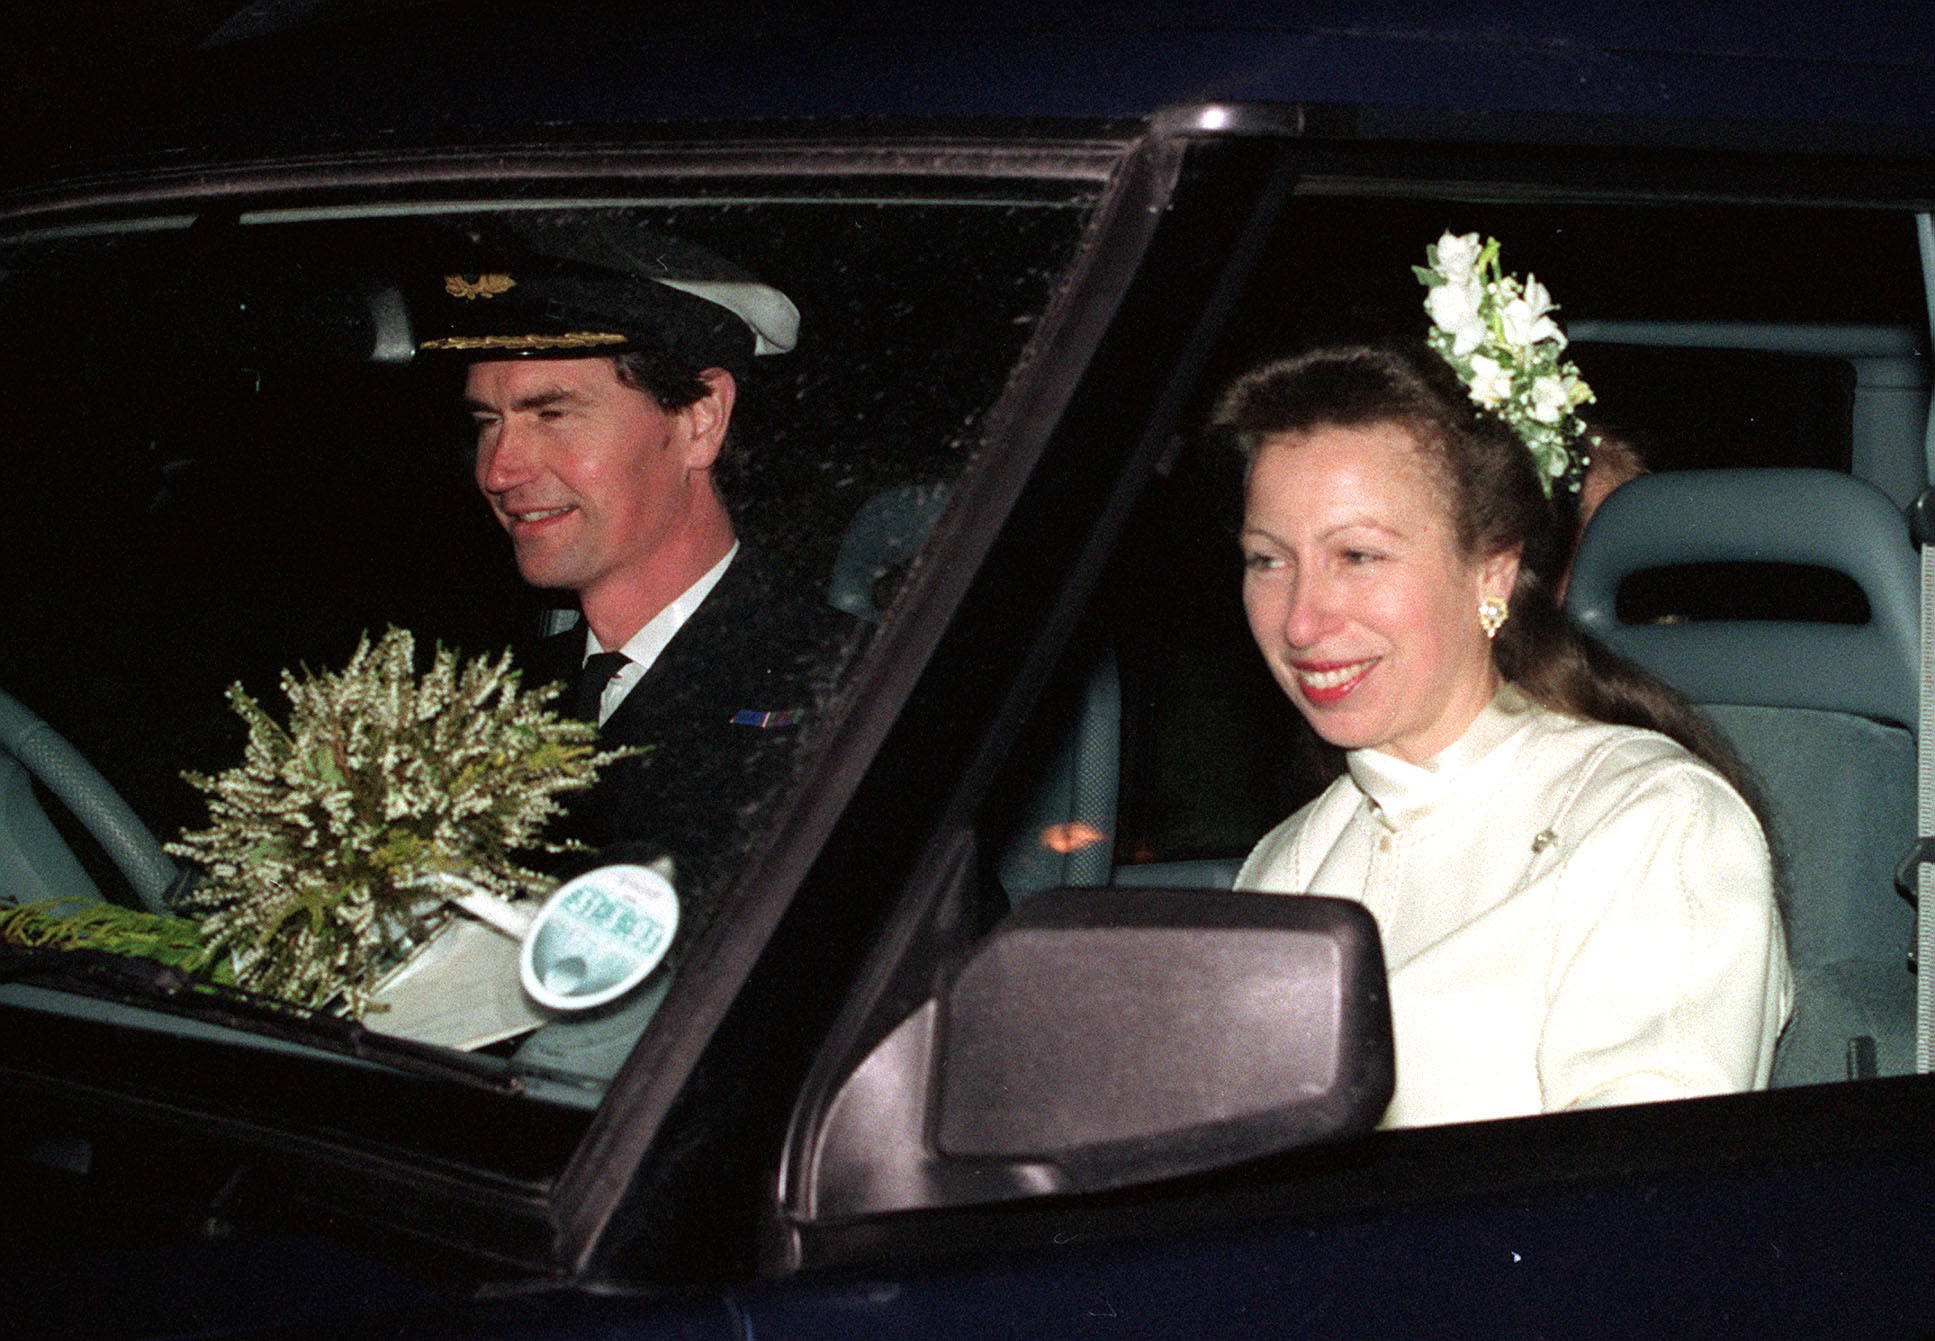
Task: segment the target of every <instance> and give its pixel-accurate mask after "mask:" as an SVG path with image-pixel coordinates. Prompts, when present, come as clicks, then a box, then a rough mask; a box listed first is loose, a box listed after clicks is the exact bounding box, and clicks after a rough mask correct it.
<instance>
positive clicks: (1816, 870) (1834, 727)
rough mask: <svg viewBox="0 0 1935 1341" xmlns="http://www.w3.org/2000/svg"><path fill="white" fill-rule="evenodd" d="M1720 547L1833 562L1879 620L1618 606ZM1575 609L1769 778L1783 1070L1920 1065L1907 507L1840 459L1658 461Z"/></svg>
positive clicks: (1915, 603) (1797, 1077)
mask: <svg viewBox="0 0 1935 1341" xmlns="http://www.w3.org/2000/svg"><path fill="white" fill-rule="evenodd" d="M1708 563H1729V564H1739V563H1745V564H1800V565H1810V566H1814V567H1819V568H1825V569H1829V570H1832V571H1833V572H1837V573H1840V574H1843V575H1845V576H1846V577H1847V578H1849V579H1852V580H1853V581H1854V582H1855V583H1856V584H1857V585H1858V586H1859V587H1860V589H1861V592H1862V594H1863V595H1864V596H1865V597H1866V599H1867V604H1868V610H1869V617H1868V619H1867V622H1866V623H1862V624H1841V623H1823V622H1809V621H1804V620H1798V619H1795V620H1787V619H1718V620H1691V621H1677V620H1668V621H1661V622H1654V623H1632V624H1629V623H1625V622H1622V620H1621V619H1620V617H1619V614H1618V611H1617V599H1618V596H1619V592H1620V587H1621V584H1622V583H1624V582H1625V581H1626V579H1628V578H1629V577H1631V576H1633V575H1634V574H1636V573H1640V572H1643V571H1647V570H1652V569H1662V568H1673V567H1677V566H1680V565H1688V564H1708ZM1746 571H1749V572H1751V571H1752V570H1746ZM1566 608H1567V610H1568V612H1569V613H1571V614H1572V616H1573V617H1574V618H1575V619H1576V620H1577V621H1578V623H1579V624H1580V625H1581V626H1583V627H1584V628H1585V630H1586V631H1587V632H1588V633H1590V634H1592V635H1593V636H1594V637H1596V638H1598V639H1599V640H1600V641H1601V642H1603V643H1605V644H1606V645H1607V646H1609V647H1610V648H1612V650H1613V651H1615V652H1617V653H1619V654H1620V655H1622V656H1624V657H1626V658H1627V659H1629V660H1631V661H1633V662H1636V663H1637V664H1639V665H1640V666H1642V667H1644V668H1646V669H1647V670H1649V671H1651V672H1653V673H1654V674H1655V675H1657V676H1659V677H1660V678H1661V679H1663V680H1665V681H1666V682H1667V683H1668V684H1671V685H1673V686H1674V687H1675V688H1677V689H1678V690H1680V692H1682V693H1683V694H1685V695H1686V696H1687V697H1688V698H1690V699H1692V700H1693V702H1694V703H1696V704H1698V705H1699V706H1700V707H1702V708H1703V709H1705V710H1706V711H1707V713H1708V714H1709V715H1710V716H1711V717H1712V719H1713V720H1714V721H1715V723H1716V724H1717V725H1718V726H1719V727H1720V728H1721V729H1722V730H1723V731H1724V732H1725V733H1726V735H1727V736H1728V738H1729V739H1730V740H1731V741H1732V743H1733V745H1734V748H1735V749H1736V750H1738V751H1739V753H1740V755H1741V757H1742V759H1743V760H1744V762H1745V763H1746V764H1747V766H1748V767H1749V768H1750V769H1752V771H1753V773H1754V774H1755V776H1756V777H1757V778H1758V779H1759V781H1760V784H1761V786H1762V789H1763V791H1764V793H1765V801H1766V805H1767V808H1768V810H1769V812H1770V818H1771V820H1772V827H1773V838H1774V841H1775V847H1776V851H1777V853H1778V854H1779V856H1780V857H1781V858H1782V860H1783V869H1784V876H1785V879H1784V887H1785V890H1786V893H1787V900H1786V911H1787V933H1788V953H1789V957H1790V960H1791V961H1792V964H1793V969H1794V977H1795V989H1796V1003H1795V1014H1794V1019H1793V1022H1792V1023H1791V1024H1790V1025H1789V1026H1788V1029H1787V1032H1786V1034H1785V1035H1783V1037H1782V1039H1781V1044H1780V1049H1779V1052H1778V1054H1777V1056H1776V1061H1775V1066H1774V1084H1776V1085H1797V1084H1812V1083H1816V1082H1821V1081H1829V1080H1839V1079H1844V1078H1853V1077H1860V1076H1864V1075H1871V1074H1884V1075H1889V1074H1902V1073H1906V1072H1909V1071H1912V1070H1913V1069H1914V1046H1915V1029H1914V999H1915V987H1914V982H1915V980H1914V975H1913V971H1912V968H1911V966H1910V963H1909V955H1910V950H1911V947H1912V945H1913V941H1914V924H1915V919H1914V910H1913V909H1912V907H1910V906H1909V904H1908V903H1907V902H1906V901H1905V900H1904V899H1903V898H1902V896H1901V894H1900V893H1899V892H1898V891H1897V889H1896V887H1895V880H1894V872H1895V867H1896V863H1897V861H1898V860H1899V859H1900V858H1901V856H1902V855H1903V853H1904V852H1906V851H1907V850H1908V848H1909V846H1910V845H1911V844H1912V843H1913V841H1914V838H1915V794H1916V785H1915V779H1916V771H1915V759H1916V756H1915V732H1916V730H1917V704H1918V697H1917V678H1916V677H1917V664H1918V662H1917V649H1918V645H1919V628H1920V621H1919V609H1920V569H1919V566H1918V560H1917V557H1916V553H1915V549H1914V546H1913V544H1912V542H1911V540H1910V538H1909V534H1908V528H1907V523H1906V520H1905V518H1904V517H1903V515H1902V514H1901V512H1900V511H1898V510H1897V508H1896V507H1895V505H1894V503H1893V502H1891V501H1890V500H1889V499H1888V497H1887V496H1886V495H1884V494H1882V493H1881V492H1880V491H1879V490H1877V489H1875V488H1874V487H1873V486H1871V485H1868V484H1866V483H1864V482H1862V481H1860V480H1857V479H1854V478H1853V477H1851V476H1847V475H1842V474H1838V473H1836V472H1833V471H1826V470H1802V469H1760V470H1701V471H1680V472H1673V473H1666V474H1659V475H1650V476H1645V477H1642V478H1640V479H1637V480H1634V481H1632V482H1630V483H1628V484H1626V485H1624V486H1622V487H1621V488H1619V489H1618V490H1617V491H1615V492H1614V493H1613V495H1612V496H1611V497H1610V498H1609V499H1608V500H1607V501H1606V503H1605V504H1604V505H1603V506H1602V507H1601V508H1600V510H1599V511H1598V512H1597V513H1596V514H1595V515H1594V516H1593V518H1592V523H1591V525H1590V526H1589V527H1588V528H1587V531H1586V534H1585V536H1584V538H1583V539H1582V541H1581V544H1580V547H1579V553H1578V557H1577V559H1576V560H1575V562H1574V566H1573V571H1572V578H1571V584H1570V586H1569V588H1568V590H1567V595H1566Z"/></svg>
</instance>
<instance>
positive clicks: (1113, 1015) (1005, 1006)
mask: <svg viewBox="0 0 1935 1341" xmlns="http://www.w3.org/2000/svg"><path fill="white" fill-rule="evenodd" d="M1393 1079H1394V1071H1393V1066H1392V1046H1391V1020H1390V1009H1389V1004H1388V1001H1387V999H1386V996H1385V981H1384V959H1383V952H1382V949H1381V948H1380V946H1379V943H1378V937H1377V926H1376V923H1375V922H1374V921H1373V920H1372V918H1371V915H1370V914H1369V912H1367V911H1366V910H1365V909H1364V908H1363V907H1362V906H1361V905H1359V904H1355V903H1350V902H1347V901H1344V900H1341V899H1324V898H1309V897H1282V896H1277V895H1267V894H1235V893H1224V892H1211V891H1205V890H1168V889H1103V890H1061V891H1056V892H1054V893H1050V894H1044V895H1041V896H1038V897H1036V898H1034V899H1031V900H1030V901H1029V902H1028V903H1026V904H1025V905H1023V906H1022V907H1021V908H1020V909H1018V910H1017V911H1016V912H1014V913H1012V914H1011V915H1009V916H1008V917H1007V918H1006V919H1005V920H1004V921H1003V922H1002V923H1001V924H1000V925H999V926H998V927H996V928H995V929H994V931H993V932H992V933H990V934H989V935H988V937H987V938H986V939H984V940H983V941H982V942H981V943H980V945H979V946H977V947H976V948H975V951H974V953H973V955H972V956H971V957H970V958H969V959H968V960H967V961H966V962H965V963H964V964H962V965H961V966H960V967H959V969H958V970H957V971H956V972H955V973H954V974H953V975H952V976H951V978H950V979H949V980H948V981H947V982H946V983H944V985H943V986H942V989H941V990H940V991H939V992H937V993H936V994H935V996H934V997H932V998H931V999H929V1000H928V1001H927V1002H925V1003H924V1004H923V1005H922V1006H921V1007H920V1008H919V1009H917V1010H916V1011H915V1012H914V1013H913V1014H912V1015H910V1016H908V1017H907V1019H906V1020H905V1021H903V1022H902V1023H901V1024H900V1025H899V1026H898V1027H897V1028H896V1029H894V1030H893V1032H892V1033H890V1034H889V1035H888V1036H887V1037H886V1038H885V1039H883V1040H882V1041H881V1042H880V1044H879V1045H878V1046H877V1047H875V1048H874V1050H873V1051H872V1052H871V1053H869V1054H868V1056H867V1058H866V1059H865V1060H864V1061H863V1062H862V1063H861V1064H860V1066H859V1067H858V1068H856V1069H855V1070H854V1072H853V1073H852V1074H851V1075H850V1076H849V1077H848V1078H847V1080H846V1081H845V1083H844V1084H842V1085H841V1087H840V1089H839V1092H838V1093H837V1094H836V1096H835V1097H834V1100H833V1103H832V1104H831V1106H830V1107H829V1109H828V1112H827V1116H826V1119H825V1121H824V1122H823V1123H822V1124H821V1129H820V1132H819V1134H818V1139H817V1140H816V1141H814V1142H813V1143H812V1147H811V1154H810V1168H809V1169H808V1170H807V1171H806V1172H807V1175H808V1176H807V1178H806V1180H805V1183H806V1187H807V1189H808V1195H807V1197H806V1198H805V1201H804V1203H803V1204H802V1206H801V1208H800V1209H801V1210H802V1211H804V1212H805V1213H806V1215H807V1217H808V1218H810V1219H813V1220H832V1219H842V1218H847V1217H852V1216H860V1215H872V1214H878V1213H881V1212H886V1211H899V1210H912V1209H916V1208H920V1207H938V1206H959V1205H972V1204H976V1203H983V1202H996V1201H1007V1200H1012V1199H1016V1198H1020V1197H1030V1196H1048V1195H1055V1194H1066V1193H1072V1192H1092V1191H1101V1190H1105V1189H1109V1188H1118V1187H1126V1186H1130V1185H1133V1184H1137V1183H1146V1182H1152V1181H1155V1180H1157V1179H1161V1178H1171V1177H1177V1176H1181V1175H1184V1174H1191V1173H1200V1172H1204V1171H1207V1170H1211V1169H1217V1168H1222V1167H1226V1166H1229V1165H1232V1164H1237V1163H1240V1162H1242V1161H1244V1160H1249V1159H1255V1158H1258V1157H1260V1156H1264V1155H1270V1154H1276V1153H1279V1152H1282V1151H1285V1150H1291V1149H1294V1148H1296V1147H1299V1146H1304V1145H1310V1144H1313V1143H1315V1142H1319V1141H1325V1140H1334V1139H1337V1138H1340V1137H1344V1136H1351V1135H1356V1134H1358V1133H1360V1132H1363V1131H1366V1130H1369V1129H1370V1128H1371V1127H1372V1126H1374V1125H1375V1124H1376V1122H1377V1120H1378V1118H1379V1117H1380V1116H1382V1114H1383V1112H1384V1108H1385V1106H1386V1105H1387V1104H1388V1103H1389V1102H1390V1098H1391V1089H1392V1084H1393Z"/></svg>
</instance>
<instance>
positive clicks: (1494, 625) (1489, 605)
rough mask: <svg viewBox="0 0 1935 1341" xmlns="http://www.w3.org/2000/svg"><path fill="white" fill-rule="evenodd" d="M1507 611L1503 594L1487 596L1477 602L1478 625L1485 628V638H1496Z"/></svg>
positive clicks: (1508, 611)
mask: <svg viewBox="0 0 1935 1341" xmlns="http://www.w3.org/2000/svg"><path fill="white" fill-rule="evenodd" d="M1509 613H1510V610H1509V609H1508V608H1507V606H1506V604H1505V598H1504V597H1503V596H1487V597H1486V598H1485V599H1484V600H1482V601H1480V602H1479V603H1478V627H1479V628H1481V629H1483V630H1485V636H1486V637H1487V638H1496V637H1497V636H1498V631H1499V630H1500V629H1502V628H1504V627H1505V617H1506V615H1508V614H1509Z"/></svg>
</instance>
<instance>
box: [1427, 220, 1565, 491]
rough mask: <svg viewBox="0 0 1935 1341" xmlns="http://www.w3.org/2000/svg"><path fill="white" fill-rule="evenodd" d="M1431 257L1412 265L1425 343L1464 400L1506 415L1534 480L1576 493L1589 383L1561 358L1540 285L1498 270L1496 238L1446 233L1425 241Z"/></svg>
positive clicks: (1561, 339) (1558, 334) (1561, 345)
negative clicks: (1459, 383) (1426, 324)
mask: <svg viewBox="0 0 1935 1341" xmlns="http://www.w3.org/2000/svg"><path fill="white" fill-rule="evenodd" d="M1425 259H1426V260H1427V261H1429V262H1430V263H1431V264H1430V266H1429V268H1427V267H1425V266H1412V267H1411V269H1412V270H1413V272H1415V273H1416V275H1417V277H1418V281H1419V282H1420V283H1421V284H1423V285H1424V286H1425V288H1426V289H1428V290H1429V291H1430V292H1428V293H1427V294H1426V295H1425V299H1424V310H1425V311H1426V312H1428V313H1430V315H1431V323H1432V330H1431V334H1430V336H1429V337H1428V338H1429V340H1430V344H1431V347H1432V348H1433V349H1435V350H1437V351H1438V353H1439V354H1441V355H1443V356H1444V359H1445V362H1447V363H1449V364H1450V365H1451V366H1452V368H1453V369H1454V370H1456V372H1457V374H1458V376H1459V377H1460V378H1461V379H1462V380H1463V381H1464V384H1465V386H1466V388H1467V389H1468V390H1469V391H1470V392H1471V398H1472V400H1473V401H1474V402H1475V403H1477V404H1478V405H1479V406H1481V407H1482V408H1484V409H1486V410H1489V411H1491V412H1492V413H1493V414H1495V415H1497V416H1498V417H1499V418H1500V419H1502V420H1504V421H1505V423H1506V425H1507V426H1508V427H1510V428H1511V430H1512V431H1513V432H1514V433H1516V434H1518V436H1519V437H1520V439H1522V440H1523V441H1524V443H1525V447H1526V450H1527V451H1529V452H1531V453H1532V461H1533V463H1534V464H1535V465H1537V466H1538V469H1539V484H1540V485H1541V486H1542V487H1543V488H1544V489H1545V496H1546V497H1547V498H1550V497H1551V496H1552V484H1553V481H1555V480H1557V481H1559V482H1561V483H1562V484H1563V485H1564V486H1565V488H1566V489H1568V490H1570V491H1572V492H1575V493H1576V492H1578V489H1579V481H1580V480H1581V478H1582V477H1583V476H1584V475H1585V470H1586V451H1585V445H1586V436H1587V434H1586V424H1585V420H1583V419H1581V418H1580V417H1579V407H1580V406H1581V405H1584V404H1586V403H1587V402H1588V401H1590V400H1591V399H1592V398H1593V396H1592V388H1591V387H1589V386H1587V385H1586V383H1585V379H1583V378H1582V377H1580V376H1579V369H1578V367H1577V366H1575V365H1574V364H1573V363H1572V362H1571V361H1570V360H1568V359H1564V358H1561V357H1560V355H1561V354H1562V353H1563V352H1564V350H1565V345H1566V340H1565V332H1564V331H1562V330H1560V329H1559V324H1558V323H1557V322H1556V321H1554V320H1553V319H1552V315H1551V314H1552V313H1553V312H1554V311H1556V310H1557V305H1556V304H1555V303H1553V301H1552V295H1551V294H1549V293H1547V292H1546V290H1545V286H1544V285H1543V284H1541V283H1539V282H1538V280H1536V279H1534V278H1533V277H1532V276H1530V275H1527V276H1526V277H1525V280H1524V282H1523V283H1520V282H1519V279H1518V277H1517V276H1516V275H1508V274H1505V273H1504V272H1503V271H1501V270H1500V269H1499V265H1498V239H1497V238H1486V239H1485V241H1484V242H1483V243H1482V244H1481V243H1480V242H1479V240H1478V234H1476V233H1466V234H1465V235H1464V236H1462V237H1459V236H1456V235H1454V234H1451V233H1446V234H1445V235H1444V236H1443V237H1441V238H1439V239H1438V242H1437V245H1436V246H1431V247H1426V248H1425Z"/></svg>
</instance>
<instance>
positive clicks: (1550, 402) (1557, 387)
mask: <svg viewBox="0 0 1935 1341" xmlns="http://www.w3.org/2000/svg"><path fill="white" fill-rule="evenodd" d="M1571 408H1572V391H1571V389H1570V388H1569V387H1567V386H1566V384H1565V379H1564V378H1562V377H1560V376H1558V375H1557V374H1555V373H1547V374H1546V375H1545V376H1544V377H1541V378H1538V379H1537V380H1536V381H1534V382H1533V383H1532V405H1531V410H1532V417H1533V418H1534V419H1536V420H1538V421H1539V422H1540V423H1541V424H1556V423H1558V422H1559V421H1560V420H1561V419H1563V418H1564V417H1565V412H1566V411H1567V410H1569V409H1571Z"/></svg>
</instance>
